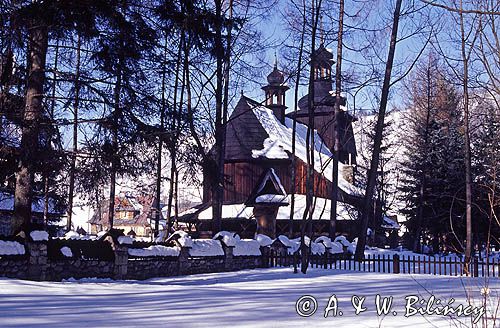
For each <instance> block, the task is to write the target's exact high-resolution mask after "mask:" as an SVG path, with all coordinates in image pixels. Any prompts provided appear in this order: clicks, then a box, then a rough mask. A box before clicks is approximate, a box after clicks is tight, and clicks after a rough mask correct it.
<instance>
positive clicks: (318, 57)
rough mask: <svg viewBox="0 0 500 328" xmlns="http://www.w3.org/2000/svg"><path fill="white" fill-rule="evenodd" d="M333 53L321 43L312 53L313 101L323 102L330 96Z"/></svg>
mask: <svg viewBox="0 0 500 328" xmlns="http://www.w3.org/2000/svg"><path fill="white" fill-rule="evenodd" d="M332 65H333V54H332V53H331V52H330V51H329V50H328V49H326V48H325V46H324V45H323V43H321V44H320V46H319V48H318V49H316V51H314V52H313V54H312V60H311V66H312V67H311V69H313V70H314V102H319V103H322V102H325V101H327V100H328V99H329V98H331V94H330V92H331V91H332V90H333V89H332Z"/></svg>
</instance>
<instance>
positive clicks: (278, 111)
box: [262, 60, 290, 123]
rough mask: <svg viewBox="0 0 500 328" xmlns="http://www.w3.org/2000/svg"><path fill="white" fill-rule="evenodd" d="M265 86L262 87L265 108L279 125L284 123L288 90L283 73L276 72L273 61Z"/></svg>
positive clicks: (276, 63) (276, 64) (275, 64)
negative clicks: (271, 113)
mask: <svg viewBox="0 0 500 328" xmlns="http://www.w3.org/2000/svg"><path fill="white" fill-rule="evenodd" d="M267 83H268V84H267V85H266V86H263V87H262V90H264V93H265V96H266V102H265V105H266V107H268V108H270V109H271V110H272V111H273V113H274V115H275V116H276V117H277V118H278V120H279V121H280V122H281V123H284V122H285V110H286V105H285V93H286V91H287V90H288V89H290V88H289V87H288V86H287V85H286V84H285V76H284V75H283V72H281V71H280V70H278V62H277V61H276V60H275V61H274V69H273V71H272V72H271V73H270V74H269V75H268V76H267Z"/></svg>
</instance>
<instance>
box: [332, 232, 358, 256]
mask: <svg viewBox="0 0 500 328" xmlns="http://www.w3.org/2000/svg"><path fill="white" fill-rule="evenodd" d="M335 241H336V242H338V243H340V244H341V245H342V246H343V247H346V249H347V252H348V253H351V254H354V252H355V250H356V249H355V248H354V247H353V246H352V244H351V243H350V242H349V241H348V240H347V238H346V237H345V236H337V237H336V238H335Z"/></svg>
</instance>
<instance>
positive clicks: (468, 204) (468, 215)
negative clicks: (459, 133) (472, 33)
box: [459, 0, 472, 273]
mask: <svg viewBox="0 0 500 328" xmlns="http://www.w3.org/2000/svg"><path fill="white" fill-rule="evenodd" d="M462 10H463V7H462V0H460V11H459V16H460V35H461V51H462V52H461V55H462V64H463V68H464V75H463V80H462V82H463V92H464V95H463V96H464V141H465V221H466V222H465V223H466V240H465V272H466V273H468V272H469V263H470V260H471V256H472V173H471V150H470V126H469V57H468V56H467V54H466V50H465V46H466V45H465V40H466V36H465V30H464V17H463V12H462Z"/></svg>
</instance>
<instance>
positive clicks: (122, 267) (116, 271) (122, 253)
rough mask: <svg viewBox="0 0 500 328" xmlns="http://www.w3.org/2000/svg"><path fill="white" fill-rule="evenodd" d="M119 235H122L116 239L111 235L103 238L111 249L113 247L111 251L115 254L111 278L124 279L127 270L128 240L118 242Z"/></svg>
mask: <svg viewBox="0 0 500 328" xmlns="http://www.w3.org/2000/svg"><path fill="white" fill-rule="evenodd" d="M121 237H122V236H120V237H118V240H115V239H114V238H113V237H112V236H106V238H105V239H104V240H106V241H107V242H109V243H110V244H111V249H113V252H114V254H115V262H114V266H113V279H125V277H126V276H127V271H128V270H127V265H128V246H127V244H128V242H123V243H120V238H121ZM123 237H125V236H123Z"/></svg>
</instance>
